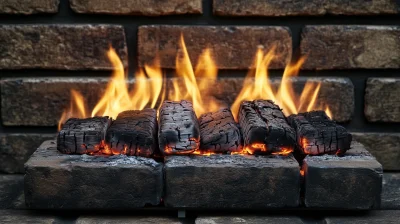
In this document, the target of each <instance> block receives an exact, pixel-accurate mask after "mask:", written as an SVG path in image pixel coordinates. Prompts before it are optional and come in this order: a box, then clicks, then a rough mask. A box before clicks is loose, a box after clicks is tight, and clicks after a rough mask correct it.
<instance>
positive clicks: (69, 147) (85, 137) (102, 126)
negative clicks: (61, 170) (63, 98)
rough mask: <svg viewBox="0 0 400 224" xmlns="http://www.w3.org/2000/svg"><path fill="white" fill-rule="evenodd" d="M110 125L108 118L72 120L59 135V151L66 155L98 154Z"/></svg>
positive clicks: (68, 121)
mask: <svg viewBox="0 0 400 224" xmlns="http://www.w3.org/2000/svg"><path fill="white" fill-rule="evenodd" d="M110 124H111V119H109V118H108V117H93V118H86V119H78V118H70V119H68V120H67V122H65V124H64V125H63V127H62V129H61V131H60V132H59V133H58V136H57V149H58V151H60V152H62V153H66V154H86V153H91V152H97V151H99V150H100V148H99V144H100V143H101V141H103V140H104V137H105V135H106V131H107V128H108V127H109V126H110Z"/></svg>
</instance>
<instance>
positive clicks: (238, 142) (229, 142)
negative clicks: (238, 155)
mask: <svg viewBox="0 0 400 224" xmlns="http://www.w3.org/2000/svg"><path fill="white" fill-rule="evenodd" d="M199 123H200V136H201V138H200V139H201V140H200V149H201V150H202V151H207V152H237V151H241V150H242V137H241V133H240V129H239V127H238V124H237V123H236V122H235V120H234V119H233V116H232V112H231V111H230V110H229V109H222V110H219V111H217V112H211V113H206V114H203V115H201V116H200V118H199Z"/></svg>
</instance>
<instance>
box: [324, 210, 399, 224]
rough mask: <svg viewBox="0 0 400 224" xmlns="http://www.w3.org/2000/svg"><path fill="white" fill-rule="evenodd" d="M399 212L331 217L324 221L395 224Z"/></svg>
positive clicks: (332, 223)
mask: <svg viewBox="0 0 400 224" xmlns="http://www.w3.org/2000/svg"><path fill="white" fill-rule="evenodd" d="M399 216H400V211H395V210H393V211H371V212H369V213H362V214H357V213H355V214H353V215H350V216H349V215H347V216H345V215H344V216H332V217H327V218H325V220H324V223H326V224H365V223H368V224H381V223H385V224H397V223H399Z"/></svg>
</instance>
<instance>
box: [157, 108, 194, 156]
mask: <svg viewBox="0 0 400 224" xmlns="http://www.w3.org/2000/svg"><path fill="white" fill-rule="evenodd" d="M158 127H159V132H158V141H159V146H160V150H161V152H162V153H163V154H165V155H173V154H189V153H192V152H194V151H195V150H197V149H199V145H200V130H199V123H198V120H197V117H196V113H195V112H194V110H193V105H192V103H191V102H189V101H185V100H182V101H179V102H178V101H164V102H163V104H162V106H161V108H160V113H159V121H158Z"/></svg>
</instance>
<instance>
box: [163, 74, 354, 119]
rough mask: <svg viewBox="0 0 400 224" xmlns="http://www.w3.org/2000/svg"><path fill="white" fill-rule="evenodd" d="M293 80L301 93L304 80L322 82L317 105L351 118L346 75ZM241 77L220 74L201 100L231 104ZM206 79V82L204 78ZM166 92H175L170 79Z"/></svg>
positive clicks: (351, 88) (350, 92) (351, 97)
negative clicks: (224, 76) (327, 106)
mask: <svg viewBox="0 0 400 224" xmlns="http://www.w3.org/2000/svg"><path fill="white" fill-rule="evenodd" d="M291 80H292V82H291V83H292V84H293V88H294V90H295V92H296V93H297V94H298V95H299V96H300V93H301V91H302V90H303V88H304V85H305V83H306V82H307V81H309V82H311V83H314V84H317V83H319V82H320V83H321V88H320V93H319V95H318V97H317V100H316V105H315V106H316V107H317V108H318V107H321V108H325V106H326V105H329V108H330V109H331V112H332V114H333V119H334V120H336V121H338V122H346V121H349V120H351V118H352V116H353V112H354V86H353V83H352V82H351V81H350V79H348V78H334V77H326V78H314V77H298V78H293V79H291ZM243 82H244V78H220V79H218V80H217V81H216V82H215V83H211V82H210V84H207V86H212V88H209V89H207V91H205V92H203V94H202V96H203V98H204V99H203V100H204V101H205V102H207V100H209V99H207V96H210V97H211V98H213V99H215V100H217V101H218V102H219V103H220V105H221V106H225V107H226V106H227V107H230V106H231V105H232V103H233V102H234V101H235V99H236V97H237V95H238V94H239V93H240V90H241V89H242V87H243ZM205 83H207V82H205ZM279 84H280V79H275V78H273V79H272V85H273V87H274V88H278V86H279ZM178 85H179V86H184V82H183V81H182V80H178ZM168 91H169V92H168V95H169V96H173V95H174V89H173V84H172V80H169V82H168Z"/></svg>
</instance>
